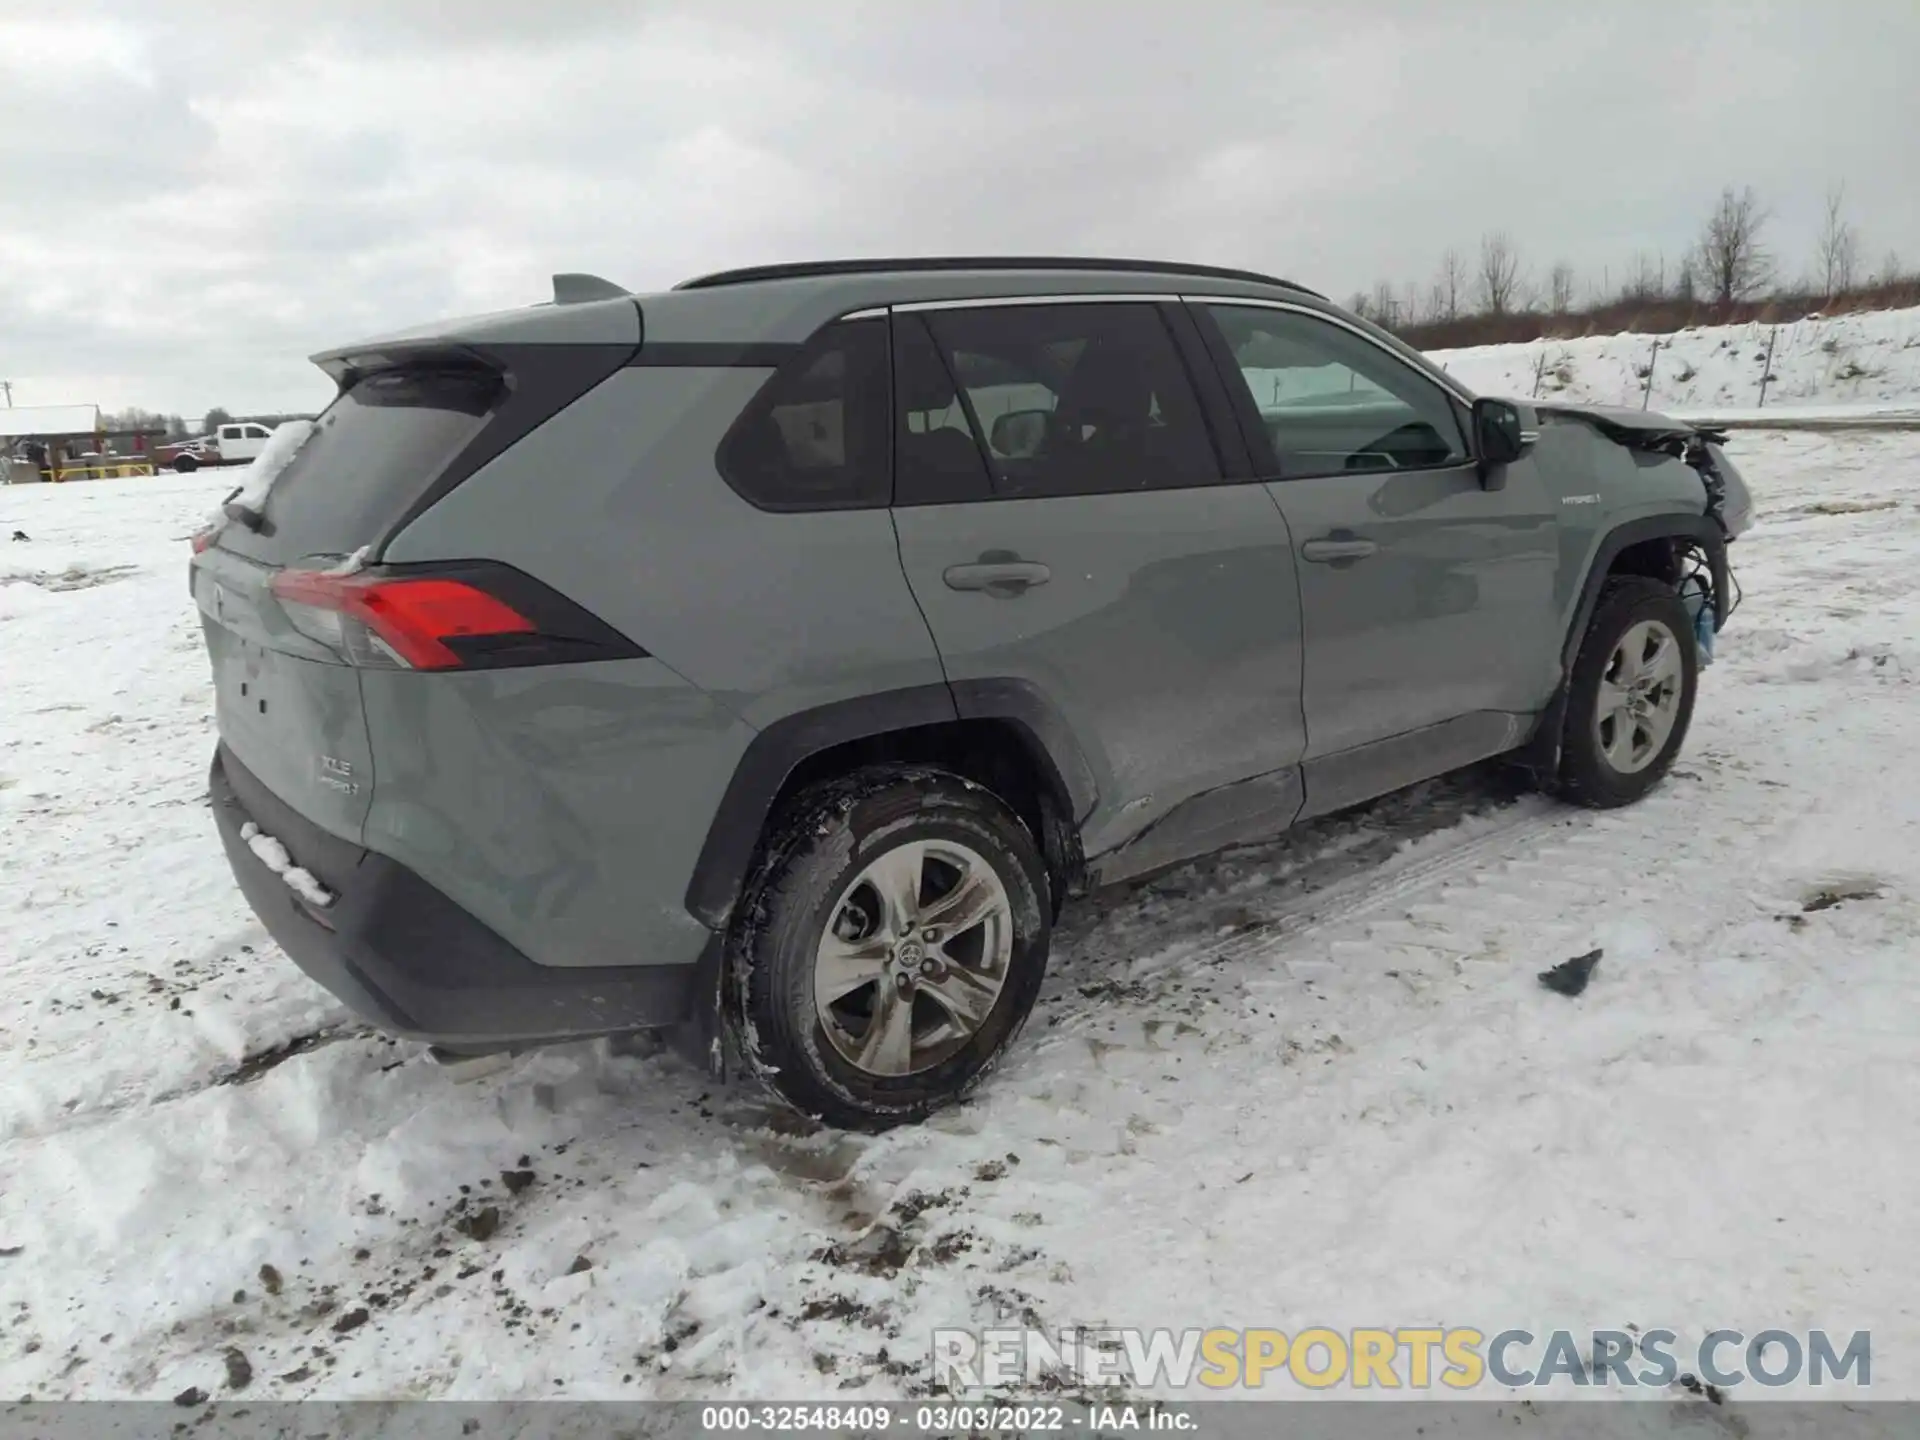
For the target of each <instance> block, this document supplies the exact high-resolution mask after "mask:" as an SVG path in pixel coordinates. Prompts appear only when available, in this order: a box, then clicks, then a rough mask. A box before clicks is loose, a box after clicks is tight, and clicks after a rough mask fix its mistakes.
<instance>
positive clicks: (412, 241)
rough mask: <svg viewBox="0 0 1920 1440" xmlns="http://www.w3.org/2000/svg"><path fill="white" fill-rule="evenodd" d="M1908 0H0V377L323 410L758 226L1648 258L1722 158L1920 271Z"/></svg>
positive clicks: (1296, 264) (663, 273) (701, 261)
mask: <svg viewBox="0 0 1920 1440" xmlns="http://www.w3.org/2000/svg"><path fill="white" fill-rule="evenodd" d="M1916 72H1920V5H1916V4H1915V3H1913V0H1848V3H1841V0H1808V3H1799V0H1794V3H1786V0H1726V3H1713V0H1660V3H1657V4H1643V3H1641V0H1589V3H1575V0H1547V3H1541V4H1522V3H1518V0H1514V3H1503V0H1453V3H1441V0H1419V3H1391V0H1338V3H1334V0H1321V3H1316V4H1312V5H1298V4H1288V3H1281V4H1254V3H1251V0H1246V3H1224V0H1221V3H1214V0H1181V3H1163V0H1107V3H1102V4H1081V3H1076V0H1027V3H1025V4H1018V5H1015V4H985V3H972V0H945V3H940V4H935V3H933V0H887V3H874V4H863V5H853V4H844V5H842V4H833V3H829V0H807V3H798V0H786V3H778V4H764V5H762V4H753V3H740V0H701V3H657V4H645V3H641V4H636V3H628V4H605V3H597V0H545V3H529V0H512V3H501V0H466V3H452V0H448V3H444V4H425V3H415V0H383V3H368V0H323V3H308V0H245V3H231V0H225V3H215V0H124V3H94V0H60V3H58V4H50V3H45V0H31V3H30V0H0V378H4V379H10V380H12V381H13V382H14V385H15V392H14V400H15V403H16V404H57V403H68V402H88V401H94V402H98V403H100V404H102V405H105V406H109V407H121V406H125V405H130V404H139V405H145V406H148V407H151V408H155V409H160V410H165V411H180V412H183V413H185V414H188V415H190V416H195V415H198V414H200V413H203V412H204V411H205V410H206V409H207V408H208V407H209V406H212V405H224V406H227V407H228V408H230V409H233V410H235V411H237V412H243V413H244V412H248V411H270V410H281V409H301V408H309V407H318V406H320V405H322V404H324V403H325V402H326V400H327V398H328V395H329V387H328V386H327V384H326V383H325V381H324V379H323V378H322V377H321V376H320V373H319V372H318V371H317V370H315V369H313V368H312V367H311V366H310V365H309V364H308V363H307V362H306V360H305V356H306V355H308V354H309V353H311V352H312V351H314V350H316V349H319V348H320V347H322V346H324V345H329V344H332V343H335V342H339V341H343V340H349V339H353V338H355V337H356V336H359V335H362V334H367V333H375V332H378V331H381V330H383V329H387V328H392V327H396V326H399V325H403V324H408V323H412V322H414V321H417V320H423V319H429V318H432V317H434V316H436V315H441V314H448V313H460V312H464V311H472V310H485V309H497V308H502V307H505V306H511V305H516V304H522V303H527V302H531V301H535V300H539V299H542V298H545V296H546V294H547V293H548V290H549V287H548V276H549V275H550V274H551V273H552V272H553V271H555V270H576V269H577V270H589V271H594V272H597V273H599V274H603V275H606V276H607V277H609V278H611V279H614V280H617V281H618V282H620V283H622V284H624V285H627V286H630V287H633V288H636V289H644V288H658V287H662V286H665V285H668V284H671V283H672V282H674V281H676V280H679V279H681V278H684V277H685V276H687V275H690V274H693V273H696V272H699V271H704V270H712V269H717V268H722V267H725V266H729V265H736V264H747V263H753V262H759V261H770V260H792V259H805V258H816V257H825V256H837V255H857V254H889V253H922V254H932V253H940V252H948V253H952V252H981V251H1024V252H1047V253H1055V252H1057V253H1082V254H1115V255H1141V256H1159V257H1168V258H1178V259H1185V260H1199V261H1211V262H1215V263H1221V264H1230V265H1241V266H1248V267H1253V268H1257V269H1263V270H1271V271H1275V272H1278V273H1280V274H1284V275H1287V276H1289V277H1291V278H1294V279H1297V280H1299V281H1301V282H1303V283H1305V284H1308V285H1311V286H1313V287H1315V288H1317V289H1322V290H1325V291H1328V292H1330V293H1332V294H1335V295H1337V296H1340V297H1343V298H1344V297H1346V296H1348V295H1350V294H1352V293H1353V292H1354V291H1355V290H1358V289H1363V288H1369V287H1371V285H1372V284H1373V282H1374V281H1375V280H1376V279H1378V278H1381V277H1391V278H1393V279H1394V280H1395V281H1404V280H1409V279H1419V280H1421V281H1423V282H1424V281H1425V280H1427V279H1428V278H1429V277H1430V276H1431V274H1432V272H1433V270H1434V268H1435V264H1436V261H1437V259H1438V257H1439V255H1440V252H1441V251H1442V250H1443V249H1444V248H1445V247H1447V246H1448V245H1457V246H1460V247H1461V248H1462V249H1463V250H1471V249H1472V248H1473V247H1474V246H1475V245H1476V243H1477V239H1478V237H1479V236H1480V234H1481V233H1482V232H1483V231H1485V230H1487V229H1490V228H1495V227H1501V228H1505V229H1507V230H1509V231H1511V232H1512V234H1513V235H1514V236H1515V238H1516V239H1517V240H1518V242H1519V244H1520V247H1521V250H1522V254H1523V258H1524V259H1525V261H1526V262H1527V263H1528V265H1529V268H1530V269H1531V270H1532V272H1533V274H1534V275H1535V277H1536V278H1539V277H1543V276H1544V274H1545V272H1546V269H1547V267H1548V266H1549V265H1550V264H1552V263H1553V262H1554V261H1555V260H1559V259H1564V260H1567V261H1570V262H1572V263H1573V264H1574V265H1575V266H1576V267H1578V270H1579V273H1580V276H1581V284H1582V293H1584V289H1585V285H1586V284H1587V283H1588V281H1589V280H1591V281H1592V282H1593V283H1596V284H1597V283H1598V282H1599V280H1600V278H1601V276H1602V274H1603V273H1605V274H1606V275H1607V276H1608V278H1609V279H1610V280H1611V282H1612V283H1613V284H1615V285H1617V284H1618V283H1619V281H1620V278H1621V276H1622V273H1623V271H1624V270H1625V269H1626V268H1627V266H1628V263H1629V261H1630V259H1631V257H1632V256H1633V254H1634V253H1635V252H1636V251H1646V252H1656V251H1665V253H1666V256H1667V259H1668V264H1669V266H1670V267H1671V266H1672V265H1673V264H1674V263H1676V262H1677V259H1678V257H1679V255H1680V254H1681V252H1682V251H1684V249H1685V248H1686V246H1687V244H1688V242H1689V241H1690V239H1691V238H1692V236H1693V235H1694V234H1695V233H1696V231H1697V229H1698V227H1699V223H1700V220H1701V218H1702V216H1703V214H1704V212H1705V211H1706V209H1707V207H1708V206H1709V204H1710V203H1711V201H1712V199H1713V197H1714V195H1715V194H1716V193H1717V191H1718V190H1719V188H1720V187H1721V186H1722V185H1727V184H1733V185H1752V186H1753V187H1754V188H1755V189H1756V190H1757V191H1758V192H1759V193H1760V195H1761V196H1762V198H1763V199H1764V200H1765V201H1766V202H1767V203H1768V205H1769V206H1770V207H1771V209H1772V212H1773V216H1774V218H1773V221H1772V224H1771V226H1770V228H1769V232H1768V239H1769V240H1770V242H1771V243H1772V245H1773V248H1774V249H1775V250H1776V251H1777V253H1778V254H1779V256H1780V259H1781V261H1782V263H1783V265H1784V266H1785V267H1786V268H1788V269H1790V270H1800V269H1803V268H1805V267H1807V266H1808V265H1809V264H1810V261H1811V252H1812V247H1813V239H1814V234H1815V232H1816V230H1817V228H1818V224H1819V217H1820V211H1821V207H1822V197H1823V193H1824V191H1825V189H1826V187H1827V186H1828V185H1829V184H1832V183H1836V182H1844V183H1845V184H1846V186H1847V205H1848V211H1849V213H1850V216H1851V218H1852V220H1853V221H1854V223H1855V224H1856V225H1857V226H1858V227H1859V228H1860V230H1861V232H1862V235H1863V238H1864V243H1865V258H1866V261H1867V268H1869V269H1875V268H1878V266H1879V265H1880V264H1881V262H1882V258H1883V257H1884V256H1885V254H1886V252H1887V251H1888V250H1890V249H1892V250H1898V251H1900V252H1902V253H1903V254H1905V255H1906V256H1907V257H1908V259H1909V261H1910V262H1912V263H1914V264H1920V138H1916V137H1920V83H1917V82H1916V80H1915V75H1916Z"/></svg>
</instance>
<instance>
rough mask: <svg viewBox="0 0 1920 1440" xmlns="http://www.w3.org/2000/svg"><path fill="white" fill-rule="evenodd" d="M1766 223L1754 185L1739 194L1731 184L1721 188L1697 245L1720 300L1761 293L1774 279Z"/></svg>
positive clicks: (1706, 276)
mask: <svg viewBox="0 0 1920 1440" xmlns="http://www.w3.org/2000/svg"><path fill="white" fill-rule="evenodd" d="M1766 223H1767V211H1766V209H1765V208H1764V207H1763V206H1762V205H1761V204H1760V200H1759V197H1757V196H1756V195H1755V194H1754V193H1753V187H1752V186H1748V187H1747V188H1746V189H1744V190H1742V191H1741V192H1740V193H1739V194H1737V195H1736V194H1735V193H1734V192H1733V188H1732V187H1731V186H1729V187H1728V188H1726V189H1725V190H1722V191H1721V192H1720V199H1719V202H1718V203H1717V204H1715V205H1714V207H1713V213H1712V214H1711V215H1709V216H1708V217H1707V224H1706V228H1705V229H1703V230H1702V231H1701V232H1700V243H1699V245H1698V246H1697V247H1696V260H1697V262H1698V265H1699V269H1700V276H1701V278H1702V279H1703V280H1704V281H1705V282H1706V287H1707V291H1708V293H1709V294H1710V295H1712V296H1713V298H1714V299H1715V300H1717V301H1718V302H1719V303H1720V304H1722V305H1725V304H1727V303H1728V302H1730V301H1734V300H1745V299H1746V298H1748V297H1749V296H1751V295H1755V294H1758V293H1759V292H1760V291H1761V290H1764V289H1765V288H1766V287H1767V284H1768V282H1769V281H1771V280H1772V279H1773V257H1772V256H1771V255H1769V254H1768V253H1767V250H1766V247H1765V246H1763V245H1762V244H1761V243H1760V232H1761V231H1762V230H1763V229H1765V228H1766Z"/></svg>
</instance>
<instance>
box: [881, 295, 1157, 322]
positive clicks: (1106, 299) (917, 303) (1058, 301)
mask: <svg viewBox="0 0 1920 1440" xmlns="http://www.w3.org/2000/svg"><path fill="white" fill-rule="evenodd" d="M1179 302H1180V297H1179V296H1178V295H1168V294H1164V293H1161V292H1158V291H1151V292H1150V291H1146V290H1131V291H1121V292H1119V293H1116V294H1106V293H1102V294H1099V295H1082V294H1072V295H968V296H966V297H964V298H963V299H959V300H909V301H907V302H905V303H904V304H900V305H894V306H891V307H889V308H891V309H892V310H893V312H894V313H895V314H898V315H906V314H912V313H914V312H917V311H923V310H987V309H992V308H995V307H997V306H1001V305H1114V304H1122V305H1125V304H1132V305H1177V304H1178V303H1179ZM849 318H851V317H849Z"/></svg>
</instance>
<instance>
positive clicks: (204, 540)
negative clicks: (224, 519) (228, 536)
mask: <svg viewBox="0 0 1920 1440" xmlns="http://www.w3.org/2000/svg"><path fill="white" fill-rule="evenodd" d="M219 535H220V527H219V526H218V525H209V526H208V527H207V528H206V529H204V530H202V531H199V532H198V533H196V534H195V535H194V537H193V553H194V554H196V555H198V554H199V553H200V552H201V551H202V550H204V549H206V548H207V547H208V546H209V545H211V544H213V542H214V541H215V540H216V539H217V538H219Z"/></svg>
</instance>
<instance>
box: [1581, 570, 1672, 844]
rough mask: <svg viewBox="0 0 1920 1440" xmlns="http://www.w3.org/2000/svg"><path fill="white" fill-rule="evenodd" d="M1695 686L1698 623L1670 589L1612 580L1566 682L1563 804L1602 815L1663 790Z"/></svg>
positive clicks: (1636, 578) (1633, 579) (1626, 578)
mask: <svg viewBox="0 0 1920 1440" xmlns="http://www.w3.org/2000/svg"><path fill="white" fill-rule="evenodd" d="M1698 679H1699V659H1698V656H1697V655H1696V653H1695V650H1694V639H1693V622H1692V620H1691V618H1690V617H1689V616H1688V614H1687V607H1686V605H1685V604H1684V603H1683V602H1682V601H1681V599H1680V596H1679V595H1678V594H1677V593H1675V591H1674V589H1673V587H1672V586H1670V585H1663V584H1662V583H1660V582H1659V581H1658V580H1648V579H1644V578H1642V577H1639V576H1622V577H1620V578H1619V579H1616V580H1611V581H1609V582H1608V583H1607V587H1606V589H1605V590H1603V591H1602V592H1601V594H1600V601H1599V603H1598V604H1597V605H1596V606H1595V607H1594V612H1593V618H1592V620H1591V621H1589V622H1588V624H1587V633H1586V637H1585V638H1584V639H1583V640H1582V641H1581V642H1580V654H1579V657H1578V658H1577V659H1576V660H1575V661H1574V664H1573V676H1572V678H1571V680H1570V681H1569V683H1568V690H1567V708H1566V716H1565V729H1564V730H1563V731H1562V735H1561V742H1560V772H1559V778H1558V782H1557V784H1556V786H1555V789H1556V790H1557V791H1558V792H1559V794H1560V796H1561V797H1562V798H1563V799H1566V800H1570V801H1572V802H1573V803H1574V804H1576V805H1585V806H1588V807H1590V808H1593V809H1601V810H1605V809H1613V808H1615V807H1617V806H1621V805H1630V804H1632V803H1633V802H1634V801H1635V800H1638V799H1639V798H1640V797H1641V796H1642V795H1645V794H1646V793H1647V792H1648V791H1649V790H1651V789H1652V788H1653V787H1654V786H1655V785H1657V784H1659V783H1660V780H1661V778H1662V777H1663V776H1665V775H1666V773H1667V770H1668V767H1670V766H1671V765H1672V764H1673V758H1674V756H1676V755H1678V754H1679V753H1680V746H1681V745H1682V744H1683V743H1684V742H1685V740H1686V738H1687V727H1688V725H1689V724H1690V723H1691V722H1692V719H1693V700H1694V691H1695V687H1696V684H1697V682H1698Z"/></svg>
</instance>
